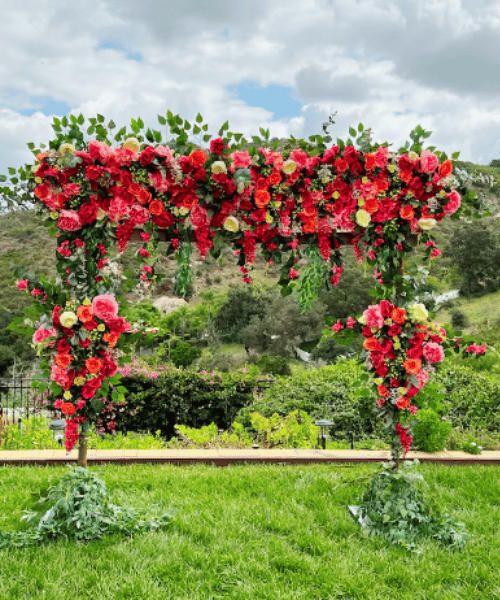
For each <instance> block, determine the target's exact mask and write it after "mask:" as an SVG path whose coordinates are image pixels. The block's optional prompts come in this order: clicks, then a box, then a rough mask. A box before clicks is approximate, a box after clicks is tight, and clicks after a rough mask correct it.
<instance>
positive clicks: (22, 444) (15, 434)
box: [0, 417, 60, 450]
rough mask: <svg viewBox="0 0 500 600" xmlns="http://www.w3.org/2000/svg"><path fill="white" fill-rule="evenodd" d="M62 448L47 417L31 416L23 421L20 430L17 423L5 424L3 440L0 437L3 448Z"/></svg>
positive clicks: (1, 447) (0, 447)
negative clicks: (49, 425) (50, 427)
mask: <svg viewBox="0 0 500 600" xmlns="http://www.w3.org/2000/svg"><path fill="white" fill-rule="evenodd" d="M58 448H60V446H59V444H58V442H57V441H56V440H55V439H54V436H53V434H52V431H51V430H50V429H49V427H48V422H47V418H46V417H30V418H29V419H26V420H24V421H23V423H22V428H21V430H19V426H18V424H17V423H8V424H7V425H6V426H5V430H4V435H3V440H2V438H1V437H0V449H2V450H49V449H53V450H57V449H58Z"/></svg>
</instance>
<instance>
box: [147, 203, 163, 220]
mask: <svg viewBox="0 0 500 600" xmlns="http://www.w3.org/2000/svg"><path fill="white" fill-rule="evenodd" d="M149 212H150V213H151V214H152V215H155V216H158V215H161V214H162V213H163V202H162V201H161V200H153V202H151V204H150V205H149Z"/></svg>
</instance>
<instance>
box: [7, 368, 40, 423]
mask: <svg viewBox="0 0 500 600" xmlns="http://www.w3.org/2000/svg"><path fill="white" fill-rule="evenodd" d="M32 382H33V379H0V418H1V419H2V420H3V421H4V422H5V423H11V422H12V423H14V422H16V421H17V420H18V419H29V418H30V416H34V415H44V416H48V415H49V414H50V413H51V411H49V410H48V405H49V401H48V392H43V393H40V392H39V391H38V389H36V388H35V389H32V388H31V384H32Z"/></svg>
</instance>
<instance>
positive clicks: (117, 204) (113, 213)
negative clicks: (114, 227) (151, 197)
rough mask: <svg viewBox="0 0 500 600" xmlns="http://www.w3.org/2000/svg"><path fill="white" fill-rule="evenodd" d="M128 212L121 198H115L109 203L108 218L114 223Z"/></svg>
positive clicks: (126, 205)
mask: <svg viewBox="0 0 500 600" xmlns="http://www.w3.org/2000/svg"><path fill="white" fill-rule="evenodd" d="M127 211H128V204H127V203H126V202H125V200H124V199H123V198H122V197H121V196H115V197H114V198H113V199H112V200H111V202H110V203H109V218H110V220H111V221H113V222H114V223H118V221H120V219H122V218H123V217H124V216H125V215H126V214H127Z"/></svg>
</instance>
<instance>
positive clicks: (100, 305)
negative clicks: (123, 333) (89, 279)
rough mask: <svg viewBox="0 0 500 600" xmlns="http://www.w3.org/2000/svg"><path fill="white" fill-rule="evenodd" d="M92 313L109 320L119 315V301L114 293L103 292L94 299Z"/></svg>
mask: <svg viewBox="0 0 500 600" xmlns="http://www.w3.org/2000/svg"><path fill="white" fill-rule="evenodd" d="M92 313H93V314H94V315H95V316H96V317H98V318H99V319H102V320H103V321H108V320H109V319H113V318H115V317H116V316H117V315H118V302H117V301H116V300H115V297H114V296H113V294H101V295H100V296H96V297H95V298H94V299H93V300H92Z"/></svg>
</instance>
